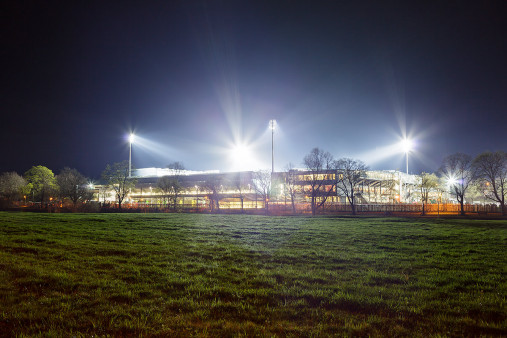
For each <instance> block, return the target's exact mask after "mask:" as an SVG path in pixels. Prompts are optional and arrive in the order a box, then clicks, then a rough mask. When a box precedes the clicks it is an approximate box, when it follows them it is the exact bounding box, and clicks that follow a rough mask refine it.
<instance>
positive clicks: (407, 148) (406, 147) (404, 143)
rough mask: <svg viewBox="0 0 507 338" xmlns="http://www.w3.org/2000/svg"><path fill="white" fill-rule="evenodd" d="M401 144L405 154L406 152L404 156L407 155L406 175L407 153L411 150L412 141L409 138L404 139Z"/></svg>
mask: <svg viewBox="0 0 507 338" xmlns="http://www.w3.org/2000/svg"><path fill="white" fill-rule="evenodd" d="M402 146H403V150H404V151H405V154H406V157H407V175H408V153H409V152H410V151H411V150H412V148H413V143H412V141H411V140H409V139H404V140H403V141H402Z"/></svg>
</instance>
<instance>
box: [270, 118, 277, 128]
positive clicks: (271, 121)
mask: <svg viewBox="0 0 507 338" xmlns="http://www.w3.org/2000/svg"><path fill="white" fill-rule="evenodd" d="M275 128H276V120H269V129H271V130H275Z"/></svg>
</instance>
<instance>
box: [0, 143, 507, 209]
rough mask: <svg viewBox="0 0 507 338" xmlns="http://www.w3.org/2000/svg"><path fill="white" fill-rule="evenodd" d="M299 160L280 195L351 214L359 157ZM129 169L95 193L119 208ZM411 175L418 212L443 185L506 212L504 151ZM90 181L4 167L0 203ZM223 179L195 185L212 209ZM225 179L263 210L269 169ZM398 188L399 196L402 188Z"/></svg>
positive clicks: (70, 189) (56, 193) (87, 192)
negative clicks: (343, 204)
mask: <svg viewBox="0 0 507 338" xmlns="http://www.w3.org/2000/svg"><path fill="white" fill-rule="evenodd" d="M302 164H303V166H304V169H305V171H306V173H305V180H304V185H303V186H302V184H301V182H300V179H299V178H298V176H299V175H300V174H301V172H299V171H297V170H294V165H293V164H288V165H287V166H286V169H285V173H284V175H283V177H284V178H283V180H284V181H283V182H277V183H283V186H284V191H283V195H284V196H285V197H287V198H288V199H289V201H291V204H292V208H293V209H294V210H295V203H296V199H297V197H300V196H298V195H304V196H308V198H309V199H310V201H311V210H312V214H313V215H315V214H316V213H317V212H318V210H319V209H321V208H323V207H324V205H325V204H326V202H327V201H328V199H329V197H331V196H342V197H344V198H345V200H346V201H347V203H349V204H350V206H351V210H352V213H353V214H355V212H356V205H357V204H359V203H358V199H359V198H358V190H359V185H360V184H361V182H362V181H363V180H364V179H365V178H366V177H367V171H368V170H369V168H368V167H367V166H366V165H365V164H364V163H363V162H362V161H360V160H356V159H350V158H340V159H337V160H336V159H334V157H333V156H332V155H331V154H330V153H329V152H327V151H323V150H321V149H319V148H314V149H312V150H311V151H310V153H308V154H307V155H306V156H305V157H304V158H303V161H302ZM168 168H170V169H172V170H173V173H174V174H173V175H171V176H165V177H161V178H160V179H159V181H158V182H157V189H158V190H159V191H160V192H162V193H163V194H164V195H165V196H167V197H168V198H169V199H170V200H171V204H172V206H173V208H174V209H176V204H177V200H178V198H179V197H180V195H181V194H182V192H183V190H184V189H185V187H184V186H183V185H182V182H181V180H180V176H181V173H182V171H183V170H184V167H183V165H182V164H181V163H179V162H174V163H172V164H170V165H169V166H168ZM129 169H130V167H129V163H128V162H127V161H124V162H120V163H114V164H112V165H109V164H108V165H107V166H106V168H105V170H104V172H103V173H102V180H103V183H104V184H103V185H102V188H103V189H102V191H101V192H99V197H100V194H103V195H104V196H105V194H107V193H108V192H113V193H114V195H115V200H116V202H117V203H118V207H119V209H121V206H122V203H123V201H124V200H125V198H126V197H127V195H128V194H129V193H130V192H131V191H132V190H133V189H134V188H135V186H136V184H137V179H136V178H135V177H131V176H130V170H129ZM330 175H331V176H330ZM416 180H417V182H416V184H415V186H416V188H417V190H418V191H417V192H416V193H417V195H418V198H417V200H418V201H420V202H421V203H422V205H423V213H424V205H425V204H427V203H428V201H429V197H430V195H431V194H434V193H438V192H443V191H445V192H448V193H450V194H451V195H452V196H454V198H455V199H456V202H457V203H459V204H460V205H461V213H462V214H464V213H465V208H464V205H465V203H466V198H467V196H468V194H469V193H470V192H471V191H474V192H475V194H477V193H479V194H480V195H481V196H483V198H484V199H486V200H489V201H491V202H493V203H496V204H499V205H500V206H501V209H502V213H503V215H505V214H506V213H507V210H506V206H505V199H506V195H507V153H506V152H504V151H497V152H484V153H482V154H479V155H478V156H477V157H475V158H473V157H472V156H470V155H468V154H463V153H456V154H453V155H450V156H448V157H446V158H445V159H444V160H443V162H442V165H441V167H440V168H439V169H438V170H437V171H436V172H435V173H421V174H419V175H416ZM89 182H90V181H89V179H88V178H86V177H85V176H84V175H82V174H81V173H80V172H79V171H78V170H76V169H71V168H64V169H62V170H61V171H60V173H59V174H57V175H54V173H53V172H52V171H51V170H50V169H49V168H47V167H44V166H40V165H39V166H34V167H32V168H31V169H29V170H28V171H27V172H25V173H24V175H23V176H21V175H19V174H17V173H16V172H5V173H2V174H1V175H0V200H1V206H2V207H7V206H10V205H13V204H16V203H18V202H20V201H24V202H25V203H26V202H27V201H31V202H32V203H34V202H35V203H37V204H39V205H40V206H41V207H42V206H44V205H48V204H55V203H56V204H57V205H59V206H66V207H68V208H72V209H73V210H77V209H79V207H80V206H82V205H83V204H84V203H86V202H88V201H90V200H91V199H92V198H93V189H92V186H91V185H90V184H89ZM226 183H227V182H221V181H219V180H218V179H217V177H215V176H213V175H210V178H209V179H208V180H207V181H205V182H202V184H200V186H199V187H197V186H196V187H197V188H198V189H200V191H201V192H205V193H206V195H207V196H208V199H209V201H210V208H211V211H214V210H215V209H219V208H220V203H219V201H220V198H221V191H222V190H223V189H224V184H226ZM229 183H230V184H229V185H231V187H232V188H234V189H235V190H236V191H238V196H239V198H240V200H241V208H242V209H243V199H244V193H245V191H246V190H247V188H246V185H248V189H251V188H252V189H254V190H255V191H256V193H257V194H258V195H259V197H261V199H262V200H263V202H264V206H265V209H266V213H268V207H269V201H270V199H271V200H274V196H273V194H272V191H273V189H272V185H273V180H272V176H271V173H270V172H267V171H258V172H254V175H253V177H252V180H251V182H248V184H245V182H241V180H239V181H237V182H229ZM387 183H388V182H387ZM391 183H392V184H391V189H392V190H393V191H394V189H395V186H396V184H399V182H395V181H394V180H392V182H391ZM404 183H407V182H404ZM400 186H402V184H400ZM398 193H399V194H400V199H401V191H398ZM402 202H406V201H405V200H403V201H402Z"/></svg>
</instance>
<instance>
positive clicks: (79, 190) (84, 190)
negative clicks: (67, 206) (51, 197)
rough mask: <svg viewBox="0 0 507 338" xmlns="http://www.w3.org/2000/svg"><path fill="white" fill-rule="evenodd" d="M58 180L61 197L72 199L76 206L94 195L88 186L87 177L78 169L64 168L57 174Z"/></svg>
mask: <svg viewBox="0 0 507 338" xmlns="http://www.w3.org/2000/svg"><path fill="white" fill-rule="evenodd" d="M56 181H57V182H58V186H59V187H60V197H61V198H62V199H65V198H68V199H70V200H71V201H72V204H73V205H74V208H75V207H76V206H77V203H78V202H84V201H89V200H90V199H91V198H92V196H93V193H92V192H91V191H90V189H89V188H88V186H87V181H88V180H87V178H86V177H84V176H83V175H82V174H81V173H80V172H79V171H77V170H76V169H71V168H68V167H65V168H63V169H62V170H61V171H60V174H58V175H57V176H56Z"/></svg>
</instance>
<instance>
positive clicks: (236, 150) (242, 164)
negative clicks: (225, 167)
mask: <svg viewBox="0 0 507 338" xmlns="http://www.w3.org/2000/svg"><path fill="white" fill-rule="evenodd" d="M229 159H230V162H231V164H232V168H231V169H232V170H233V171H248V170H257V169H258V167H259V164H258V163H257V160H256V158H255V155H254V153H253V151H252V149H251V148H250V147H249V146H247V145H245V144H237V145H235V146H234V147H233V148H232V149H231V150H230V153H229Z"/></svg>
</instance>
